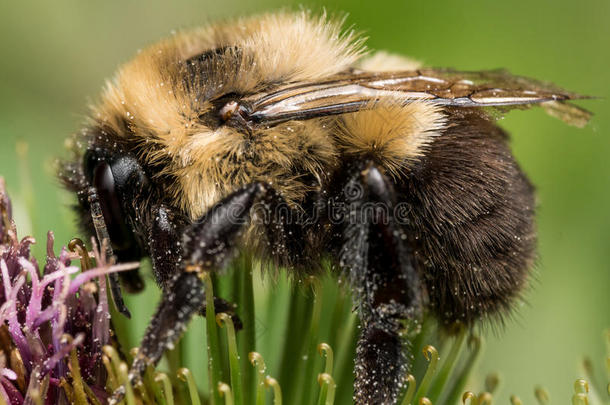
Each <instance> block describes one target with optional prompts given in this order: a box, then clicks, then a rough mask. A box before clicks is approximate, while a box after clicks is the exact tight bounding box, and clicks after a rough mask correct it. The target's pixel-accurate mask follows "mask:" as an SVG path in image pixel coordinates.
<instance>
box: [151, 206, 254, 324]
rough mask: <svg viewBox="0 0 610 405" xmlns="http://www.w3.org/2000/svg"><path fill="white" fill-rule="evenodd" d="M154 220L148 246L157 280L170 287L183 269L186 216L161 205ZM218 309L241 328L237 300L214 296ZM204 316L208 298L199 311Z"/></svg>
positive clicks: (155, 209) (156, 209) (162, 286)
mask: <svg viewBox="0 0 610 405" xmlns="http://www.w3.org/2000/svg"><path fill="white" fill-rule="evenodd" d="M152 212H153V215H152V224H151V226H150V230H149V232H148V246H149V251H150V257H151V260H152V268H153V273H154V276H155V280H156V281H157V284H159V286H160V287H161V289H162V290H164V291H165V290H167V289H168V288H169V284H170V281H171V280H172V278H173V277H174V275H175V274H176V273H177V272H179V271H180V268H181V267H180V265H181V262H182V256H183V254H182V244H181V239H182V233H181V229H184V228H185V225H184V223H185V220H184V219H183V218H181V217H180V216H178V215H176V214H175V213H174V212H173V211H172V210H171V209H170V208H169V207H166V206H165V205H158V206H156V207H154V208H153V210H152ZM214 308H215V309H216V312H224V313H226V314H229V315H230V316H231V318H232V319H233V323H234V326H235V329H236V330H240V329H242V326H243V324H242V322H241V320H240V319H239V317H238V316H237V315H236V314H235V309H236V306H235V304H233V303H231V302H228V301H226V300H223V299H222V298H218V297H214ZM199 313H200V314H201V315H203V316H205V301H204V302H203V305H202V307H201V309H200V311H199Z"/></svg>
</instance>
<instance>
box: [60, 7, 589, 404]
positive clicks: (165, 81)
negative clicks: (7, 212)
mask: <svg viewBox="0 0 610 405" xmlns="http://www.w3.org/2000/svg"><path fill="white" fill-rule="evenodd" d="M363 49H364V48H363V45H362V41H361V40H359V39H357V38H356V37H355V36H354V34H352V33H349V32H348V33H342V32H341V29H340V27H339V25H338V24H336V23H333V22H330V21H327V20H326V19H325V17H321V18H315V17H312V16H311V15H310V14H309V13H306V12H303V13H299V14H290V13H283V14H282V13H280V14H268V15H264V16H261V17H257V18H250V19H242V20H238V21H236V22H234V23H228V24H220V25H214V26H210V27H208V28H204V29H201V30H197V31H193V32H189V33H183V34H178V35H175V36H173V37H172V38H169V39H167V40H165V41H163V42H161V43H159V44H156V45H153V46H152V47H150V48H148V49H146V50H144V51H142V52H140V53H139V54H138V55H137V56H136V57H135V59H134V60H133V61H132V62H130V63H128V64H126V65H125V66H123V67H122V68H121V69H120V70H119V72H118V74H117V75H116V77H115V78H114V80H113V81H111V82H109V83H108V84H107V85H106V88H105V89H104V92H103V94H102V98H101V101H100V103H99V104H98V105H97V106H96V107H95V108H94V110H93V113H92V118H91V121H90V123H89V125H88V129H87V130H86V131H85V133H84V134H81V135H79V136H77V143H80V144H85V145H86V146H85V148H84V149H86V151H85V152H84V153H80V154H78V156H77V157H76V158H75V160H74V161H73V162H71V163H67V164H66V165H65V167H64V171H63V174H62V177H63V179H64V181H65V183H66V184H67V186H68V187H69V188H70V189H71V190H73V191H75V192H76V193H77V195H78V196H79V201H80V211H81V212H80V213H81V217H82V222H83V225H84V228H85V229H86V230H88V231H89V232H91V233H96V234H97V236H98V239H100V240H104V239H108V240H109V241H110V242H111V243H110V244H109V246H111V247H112V248H113V250H112V251H109V252H108V254H116V256H117V257H118V259H119V260H127V259H130V260H131V259H137V258H140V257H142V256H150V257H151V259H152V262H153V270H154V272H155V277H156V279H157V281H158V282H159V284H160V285H161V287H162V288H163V289H164V298H163V301H162V303H161V304H160V306H159V309H158V311H157V313H156V314H155V318H154V319H153V321H152V322H151V325H153V326H151V327H150V328H149V329H150V330H149V331H148V332H147V335H146V337H145V340H144V344H143V347H142V350H141V352H140V353H141V355H139V357H138V358H137V359H136V361H135V362H134V366H133V370H132V374H131V375H133V376H134V378H136V377H138V376H139V375H140V373H141V371H142V370H143V368H145V366H146V365H147V364H150V363H151V362H152V363H154V362H156V361H157V360H158V358H159V357H160V355H161V353H162V352H163V350H164V349H165V348H166V347H167V346H168V345H169V344H171V343H172V342H173V340H172V339H175V336H178V335H179V333H178V332H180V331H182V330H183V328H184V324H185V322H186V320H188V318H190V316H192V315H193V314H194V313H196V312H197V311H199V310H200V309H201V308H200V307H201V305H203V304H202V301H203V300H202V299H201V298H202V296H201V294H200V293H195V292H194V291H195V289H197V288H198V287H201V286H200V283H201V280H200V278H199V275H198V273H200V272H201V271H215V270H218V269H220V268H222V267H223V266H225V265H226V263H227V262H228V260H230V258H231V255H232V254H233V253H234V252H235V251H236V250H238V249H240V248H246V249H249V250H253V251H254V252H255V253H256V254H257V257H258V258H259V259H260V260H262V261H271V262H273V263H274V264H276V265H278V266H282V267H286V268H288V271H291V272H294V273H296V274H297V276H298V275H302V274H303V272H305V273H306V274H311V273H315V269H317V268H318V266H317V263H319V261H320V260H321V258H322V257H330V258H331V260H332V261H333V262H334V263H336V265H337V267H338V268H339V269H340V271H342V272H343V273H344V274H346V275H347V276H348V279H349V280H350V283H351V287H352V290H353V295H354V300H355V302H356V304H357V306H358V307H359V308H360V318H361V323H362V336H361V338H360V342H359V347H358V351H357V356H356V365H357V367H356V370H357V372H356V382H355V389H356V394H355V398H356V402H357V403H359V404H365V403H384V404H385V403H392V402H393V401H394V400H395V399H396V397H397V395H398V389H399V387H400V384H397V382H398V381H400V380H401V378H402V374H404V373H405V372H406V369H407V366H408V362H407V359H406V358H405V357H404V355H403V354H402V350H401V347H402V346H401V345H402V341H401V337H400V336H402V335H403V334H402V332H401V328H402V326H401V325H402V323H401V321H402V320H405V319H410V318H414V317H418V316H419V315H420V314H421V313H422V311H423V310H424V309H427V310H429V312H430V313H432V314H433V315H434V316H435V317H436V318H438V319H439V320H440V321H441V324H443V325H445V326H450V325H453V324H455V323H463V324H466V325H472V324H473V323H475V322H476V321H478V320H480V319H483V318H488V317H497V316H501V315H502V314H504V313H507V312H508V311H509V310H510V308H511V306H512V303H513V302H514V299H515V297H518V296H519V293H520V291H521V289H522V287H523V285H524V284H525V282H526V280H527V275H528V271H529V268H530V267H531V263H532V261H533V257H534V254H535V253H534V252H535V226H534V200H533V189H532V187H531V185H530V183H529V181H528V180H527V179H526V178H525V176H524V175H523V173H522V172H521V170H520V169H519V166H518V165H517V163H516V162H515V160H514V158H513V157H512V154H511V152H510V149H509V147H508V138H507V136H506V134H505V133H504V132H502V130H500V129H499V128H498V127H497V126H496V125H495V123H494V122H493V120H492V118H491V116H492V115H491V114H488V110H490V109H495V110H496V112H498V111H506V110H507V109H510V108H513V107H528V106H532V105H537V104H540V105H541V106H543V107H544V108H546V109H547V110H548V111H550V112H551V113H552V115H555V116H559V117H560V118H562V119H564V120H565V121H568V122H569V123H572V124H576V125H582V124H584V123H585V122H586V120H587V119H588V118H589V114H588V113H587V112H586V111H584V110H581V109H579V108H578V107H575V106H572V105H570V104H568V103H566V101H568V100H570V99H573V98H579V97H580V96H578V95H576V94H573V93H569V92H566V91H564V90H561V89H558V88H555V87H554V86H552V85H549V84H548V83H542V82H538V81H535V80H531V79H526V78H523V77H517V76H512V75H510V74H508V73H507V72H505V71H487V72H458V71H453V70H448V69H425V68H421V67H420V66H419V65H418V64H417V63H415V62H413V61H410V60H408V59H405V58H402V57H396V56H392V55H388V54H384V53H377V54H373V55H372V56H367V57H364V56H363ZM354 190H356V192H355V193H353V191H354ZM258 202H261V203H262V207H263V208H264V210H265V213H266V214H268V215H262V216H261V217H262V218H264V220H263V221H262V222H257V223H256V224H253V225H249V228H248V229H249V231H248V232H246V236H245V237H244V236H242V233H244V232H243V229H242V228H244V224H250V223H251V221H250V219H251V218H250V211H251V210H253V207H254V206H255V205H256V203H258ZM371 207H374V209H373V210H371ZM379 210H381V211H379ZM337 211H338V212H339V213H340V215H339V216H335V215H333V213H336V212H337ZM297 217H298V218H300V219H301V220H299V221H295V218H297ZM302 219H304V220H302ZM252 222H254V221H252ZM127 277H128V278H129V277H131V279H127V280H124V281H128V282H129V283H131V284H138V283H137V281H138V280H137V277H136V276H134V275H133V273H132V275H131V276H127ZM134 280H135V281H134ZM113 285H114V290H113V295H114V296H115V300H117V299H120V290H119V289H118V282H117V281H116V280H114V281H113ZM185 286H189V288H192V289H191V290H189V291H186V290H185V288H186V287H185ZM371 286H374V288H370V287H371ZM119 307H120V306H119ZM123 309H124V312H126V308H123ZM175 314H180V316H184V317H186V318H185V319H182V318H180V319H177V318H176V317H175ZM159 330H161V331H162V333H157V332H158V331H159ZM168 342H169V343H168ZM384 362H385V363H384ZM390 363H391V364H390ZM119 397H120V393H117V396H116V397H115V399H118V398H119Z"/></svg>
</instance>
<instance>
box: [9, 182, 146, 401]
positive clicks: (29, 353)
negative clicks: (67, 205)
mask: <svg viewBox="0 0 610 405" xmlns="http://www.w3.org/2000/svg"><path fill="white" fill-rule="evenodd" d="M0 213H1V220H0V275H1V279H0V281H1V282H0V325H2V326H0V331H1V333H0V395H1V396H2V397H3V399H4V401H5V402H6V403H8V404H11V405H19V404H23V403H26V402H32V401H36V400H38V399H41V400H43V401H44V403H46V404H62V403H65V404H67V403H74V402H76V403H82V400H83V398H89V400H90V401H91V402H95V401H98V402H99V401H104V400H105V398H106V397H107V393H106V389H105V387H106V369H105V367H104V364H103V361H102V355H103V354H102V347H103V346H104V345H107V344H109V343H110V315H109V312H108V301H107V295H106V283H105V279H104V276H105V275H106V274H107V273H110V272H114V271H121V270H128V269H131V268H133V267H134V265H133V264H127V265H110V264H109V263H107V262H106V261H105V259H104V258H103V257H101V256H100V254H99V253H98V252H97V251H96V253H95V258H96V262H97V267H96V268H93V269H88V268H87V266H86V265H84V266H83V270H87V271H84V272H82V273H80V269H79V268H78V267H77V266H74V265H71V261H72V260H73V259H75V258H82V262H83V264H86V263H88V262H89V253H88V252H87V251H86V249H85V248H84V245H83V244H82V243H80V244H79V243H77V242H74V243H72V244H71V247H73V248H75V249H78V250H79V252H80V254H75V253H72V252H69V251H68V250H67V249H66V248H63V249H61V252H60V253H59V255H56V254H55V251H54V247H53V244H54V239H53V233H52V232H49V233H48V237H47V258H46V264H45V265H44V268H43V270H42V273H41V272H40V269H39V266H38V262H37V261H36V259H35V258H33V257H32V256H31V249H30V248H31V246H32V244H34V243H35V240H34V239H33V238H32V237H25V238H23V239H21V240H19V239H18V237H17V230H16V227H15V224H14V223H13V221H12V214H11V202H10V199H9V197H8V195H7V193H6V191H5V188H4V182H3V181H2V179H0ZM95 279H98V284H95V282H93V280H95ZM98 285H99V287H98ZM79 398H80V401H79V400H78V399H79ZM85 401H87V399H85ZM84 403H87V402H84Z"/></svg>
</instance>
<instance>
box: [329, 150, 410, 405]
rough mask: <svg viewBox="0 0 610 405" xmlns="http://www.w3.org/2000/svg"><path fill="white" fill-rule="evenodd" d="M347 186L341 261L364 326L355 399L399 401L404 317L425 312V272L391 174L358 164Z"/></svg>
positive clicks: (368, 164) (343, 200) (405, 364)
mask: <svg viewBox="0 0 610 405" xmlns="http://www.w3.org/2000/svg"><path fill="white" fill-rule="evenodd" d="M342 190H343V196H342V198H340V199H339V203H341V204H342V205H343V208H342V211H343V214H344V216H346V217H345V218H343V221H341V225H340V227H341V235H342V238H343V243H342V246H343V247H342V250H341V252H340V263H341V267H342V269H343V271H345V272H346V274H347V277H348V279H349V280H350V282H351V286H352V288H353V292H354V300H355V302H356V303H358V304H359V314H360V321H361V330H362V332H361V335H360V339H359V341H358V346H357V353H356V360H355V370H354V373H355V383H354V402H355V404H358V405H364V404H394V403H395V402H396V399H397V397H398V395H399V393H400V387H401V386H402V384H401V382H402V381H404V378H405V375H406V372H407V368H408V362H407V359H406V358H405V355H404V344H405V343H406V341H405V339H404V337H403V330H404V329H405V325H404V322H405V321H406V320H408V319H413V318H416V317H417V316H419V313H420V311H421V302H420V294H419V293H418V289H419V277H418V275H417V273H416V271H415V269H414V267H413V263H411V259H410V258H411V257H412V255H411V254H410V252H409V251H408V249H409V248H408V247H407V245H406V243H405V239H406V235H404V233H403V232H402V231H401V229H400V227H399V226H398V225H399V224H397V223H396V218H395V217H394V212H393V209H394V203H395V199H394V190H393V188H392V185H391V183H390V182H389V181H388V179H387V178H386V177H385V176H384V175H383V174H382V173H381V172H380V171H379V170H378V169H377V168H376V167H375V165H374V164H372V163H371V162H360V163H355V164H352V165H351V167H350V168H349V169H348V177H347V179H345V185H344V187H343V188H342Z"/></svg>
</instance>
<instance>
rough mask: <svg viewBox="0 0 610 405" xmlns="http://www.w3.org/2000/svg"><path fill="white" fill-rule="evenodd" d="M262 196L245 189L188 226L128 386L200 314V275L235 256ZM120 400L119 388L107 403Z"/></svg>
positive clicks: (257, 190) (202, 296) (121, 390)
mask: <svg viewBox="0 0 610 405" xmlns="http://www.w3.org/2000/svg"><path fill="white" fill-rule="evenodd" d="M262 192H264V189H263V188H262V186H261V185H259V184H252V185H248V186H246V187H244V188H242V189H240V190H239V191H236V192H234V193H233V194H231V195H229V196H228V197H226V198H225V199H223V200H222V201H220V202H219V203H218V204H216V205H215V206H214V207H212V208H211V209H210V210H209V211H208V213H207V214H206V215H205V216H204V217H203V218H202V220H201V221H197V222H195V223H193V224H191V225H189V226H187V227H186V229H185V230H184V235H183V238H182V253H183V257H182V260H181V261H179V262H178V263H181V264H180V265H179V266H180V267H179V269H181V271H180V272H178V273H176V272H175V271H174V273H175V274H174V275H173V277H171V279H170V280H169V281H168V282H167V287H166V288H165V289H164V291H163V298H162V299H161V303H160V304H159V306H158V307H157V311H156V312H155V314H154V316H153V318H152V320H151V322H150V323H149V326H148V328H147V329H146V332H145V333H144V338H143V339H142V343H141V344H140V350H139V351H138V354H137V355H136V357H135V359H134V361H133V364H132V365H131V369H130V371H129V380H130V382H131V383H132V384H136V383H138V382H139V381H140V379H141V376H142V374H143V373H144V370H145V369H146V367H147V366H149V365H155V364H156V363H157V362H158V361H159V359H160V358H161V356H162V355H163V353H164V352H165V351H166V350H168V349H171V348H172V347H173V345H174V344H175V342H176V341H177V340H178V339H179V338H180V336H181V335H182V333H183V332H184V331H185V329H186V325H187V323H188V322H189V321H190V319H191V318H192V317H193V315H194V314H196V313H197V312H198V311H200V310H201V308H202V307H203V304H204V302H205V291H204V288H203V281H202V274H203V272H205V271H218V270H220V269H222V268H223V267H225V266H226V264H227V263H228V261H229V260H230V259H231V258H232V257H233V255H234V253H235V251H236V247H237V246H236V243H237V242H238V238H239V236H240V234H241V233H242V231H243V230H244V228H245V225H247V224H248V223H249V217H250V209H251V208H252V206H253V205H254V203H255V202H256V200H257V199H258V197H259V196H260V195H261V194H262ZM177 267H178V265H177ZM124 395H125V388H124V387H120V388H119V389H117V390H116V391H115V392H114V394H113V395H112V397H111V399H110V401H109V403H110V404H116V403H118V402H119V401H120V400H121V399H122V398H123V397H124Z"/></svg>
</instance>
